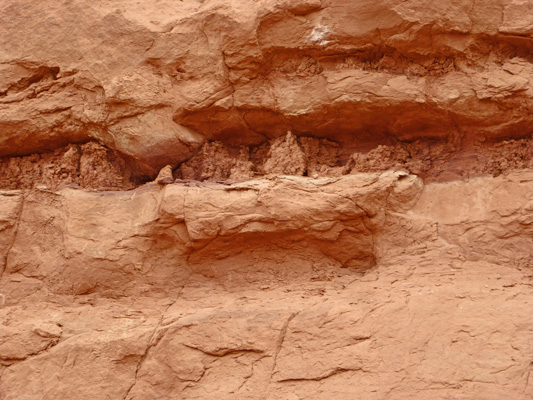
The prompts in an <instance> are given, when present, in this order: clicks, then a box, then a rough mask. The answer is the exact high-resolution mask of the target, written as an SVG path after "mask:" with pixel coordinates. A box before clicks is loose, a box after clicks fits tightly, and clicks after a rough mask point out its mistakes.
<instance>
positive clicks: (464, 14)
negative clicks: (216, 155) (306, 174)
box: [0, 0, 533, 177]
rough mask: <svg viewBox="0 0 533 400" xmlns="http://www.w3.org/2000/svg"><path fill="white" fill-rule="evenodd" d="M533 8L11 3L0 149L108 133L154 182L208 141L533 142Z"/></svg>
mask: <svg viewBox="0 0 533 400" xmlns="http://www.w3.org/2000/svg"><path fill="white" fill-rule="evenodd" d="M529 13H531V10H530V5H529V3H527V2H523V1H518V0H506V1H501V2H500V1H489V2H483V3H479V2H475V1H474V0H470V1H460V2H454V3H450V4H446V5H441V4H440V3H439V4H436V3H435V2H433V1H429V0H428V1H424V0H416V1H407V2H406V1H400V0H388V1H357V2H350V1H344V0H323V1H318V0H301V1H297V2H294V1H281V0H280V1H275V0H264V1H243V2H239V3H235V2H229V1H223V0H219V1H198V0H184V1H180V2H173V1H159V2H148V3H146V4H137V5H132V4H130V3H129V2H124V1H118V0H117V1H112V2H105V3H102V2H93V3H90V2H86V1H85V0H73V1H66V2H62V3H58V2H56V1H45V2H39V3H28V2H26V1H15V0H14V1H9V2H5V3H4V4H2V6H1V8H0V19H1V20H0V22H1V23H0V26H1V28H0V29H1V35H0V37H1V39H0V40H1V42H0V47H1V48H2V52H1V53H0V66H1V68H0V82H1V86H0V129H1V130H2V132H3V135H2V138H1V144H2V146H1V149H0V155H2V156H6V155H24V154H30V153H33V152H37V151H44V150H54V149H55V148H57V147H58V146H60V145H65V144H68V143H70V142H83V141H87V140H89V139H95V140H98V141H100V142H102V143H104V144H106V145H107V146H109V147H111V148H112V149H114V150H116V151H119V152H120V153H122V154H123V155H124V156H125V157H127V158H128V159H130V160H131V161H132V163H133V167H134V169H135V170H136V171H137V172H139V173H141V174H148V175H150V176H152V177H154V176H155V174H156V173H157V171H158V170H159V168H161V167H162V166H164V165H165V164H171V165H173V166H174V167H175V166H176V165H177V164H178V163H180V162H182V161H184V160H186V159H187V158H188V157H190V156H191V154H192V153H193V152H194V151H195V149H197V148H198V146H199V145H201V143H202V142H203V141H204V140H206V139H207V140H212V139H215V140H221V141H223V142H225V143H228V144H232V145H240V144H244V145H257V144H261V143H263V142H264V141H265V140H266V139H267V138H273V137H277V136H279V135H284V134H285V132H286V131H288V130H290V131H292V132H293V133H294V134H296V135H298V136H301V135H308V136H315V137H327V138H329V139H333V140H336V141H338V142H339V143H341V144H342V148H343V150H344V151H345V152H351V151H354V150H356V149H364V150H369V149H371V148H372V147H375V146H376V145H377V144H384V145H390V144H394V143H395V142H396V141H398V140H400V141H405V140H414V139H419V138H424V139H427V138H432V139H437V140H442V141H445V142H448V143H450V144H451V145H452V146H453V147H454V149H460V148H463V147H469V146H474V145H479V144H480V143H483V142H487V141H489V142H490V141H494V140H501V139H504V138H520V137H524V136H529V134H530V130H529V126H530V124H531V120H530V114H531V112H530V111H531V104H532V101H531V97H532V94H531V84H530V75H531V72H532V69H533V66H532V64H531V62H530V61H531V60H530V56H529V53H530V48H531V40H530V33H531V32H530V31H531V26H530V25H531V24H530V18H529ZM43 38H47V39H46V40H43ZM21 43H24V45H23V46H21V45H20V44H21Z"/></svg>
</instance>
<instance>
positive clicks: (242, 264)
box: [0, 170, 533, 400]
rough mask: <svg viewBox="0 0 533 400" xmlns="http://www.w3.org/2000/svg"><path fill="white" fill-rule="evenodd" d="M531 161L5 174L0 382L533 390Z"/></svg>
mask: <svg viewBox="0 0 533 400" xmlns="http://www.w3.org/2000/svg"><path fill="white" fill-rule="evenodd" d="M532 201H533V174H532V173H531V171H527V170H523V171H521V172H514V173H509V174H502V175H500V176H498V177H496V178H494V177H488V176H485V177H479V178H475V179H471V180H469V181H451V182H434V183H426V184H425V185H424V184H423V183H422V180H420V179H419V178H417V177H416V176H413V175H407V174H405V173H402V172H386V173H366V174H354V175H347V176H343V177H338V178H317V179H313V178H307V177H296V176H278V177H274V178H271V179H265V178H263V179H255V180H248V181H243V182H236V183H232V184H229V183H225V184H222V183H218V184H217V183H208V182H194V181H191V182H189V183H187V184H185V183H175V184H169V185H160V184H157V183H151V184H147V185H144V186H142V187H140V188H138V189H135V190H132V191H127V192H98V191H87V190H84V189H80V188H64V189H60V190H58V191H49V190H45V189H32V190H29V191H4V192H2V194H1V201H0V221H2V225H1V227H2V229H1V230H0V243H2V244H3V245H2V254H1V256H2V260H4V263H3V274H2V278H1V281H0V285H1V287H2V294H4V295H5V298H6V304H5V305H4V307H3V308H1V309H0V315H1V317H2V324H1V325H0V337H1V341H0V343H1V344H0V389H1V390H0V393H1V396H2V397H1V398H2V399H5V400H7V399H20V398H28V399H42V398H46V399H64V398H74V397H75V398H78V399H95V398H97V399H105V398H114V399H115V398H117V399H154V398H182V399H195V398H204V399H219V398H224V399H258V398H264V399H279V398H283V399H330V398H331V397H332V396H334V397H335V398H339V399H410V398H421V399H426V398H427V399H446V398H487V399H491V398H494V399H497V398H502V397H509V396H511V397H512V398H516V399H524V400H525V399H528V398H530V397H531V396H533V382H532V381H531V378H530V371H531V357H530V355H531V352H532V351H533V349H532V348H531V346H532V343H533V337H531V332H533V319H532V317H531V312H530V303H531V301H532V299H533V284H532V280H531V279H532V274H531V268H532V267H533V265H532V264H531V259H532V254H531V249H532V248H533V247H532V246H533V241H532V238H533V231H532V229H531V226H532V224H531V217H532V215H533V214H532V213H533V207H532V205H531V203H532Z"/></svg>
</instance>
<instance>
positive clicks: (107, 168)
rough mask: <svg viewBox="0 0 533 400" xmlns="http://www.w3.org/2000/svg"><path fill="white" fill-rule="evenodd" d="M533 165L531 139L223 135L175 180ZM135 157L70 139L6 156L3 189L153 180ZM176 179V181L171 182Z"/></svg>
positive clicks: (430, 175) (426, 173)
mask: <svg viewBox="0 0 533 400" xmlns="http://www.w3.org/2000/svg"><path fill="white" fill-rule="evenodd" d="M532 166H533V141H532V139H531V138H524V139H516V140H515V139H510V140H505V141H497V142H494V141H492V142H486V143H482V144H477V145H475V146H474V145H469V146H458V145H457V144H453V143H450V142H447V141H439V140H417V141H414V142H396V143H395V144H392V145H387V144H380V145H378V146H377V147H374V148H373V149H371V150H370V151H364V152H363V151H357V152H354V153H351V154H347V153H346V149H343V148H342V146H341V145H340V144H339V143H337V142H334V141H331V140H328V139H320V138H314V137H306V136H303V137H297V136H296V135H294V134H292V133H291V132H287V134H286V135H284V136H280V137H278V138H276V139H272V140H270V141H267V142H265V143H263V144H262V145H259V146H232V145H229V144H227V143H223V142H219V141H209V142H206V143H205V144H204V145H202V146H201V147H200V148H199V149H198V150H197V151H196V152H195V154H194V155H193V156H192V157H191V158H189V159H188V160H186V161H184V162H182V163H180V164H178V165H177V166H175V168H173V172H172V173H173V177H171V178H170V180H172V179H177V180H182V181H235V180H243V179H252V178H256V177H262V176H267V177H272V176H276V175H294V176H309V177H326V176H332V177H335V176H341V175H346V174H352V173H358V172H379V171H386V170H402V171H405V172H408V173H410V174H414V175H418V176H420V177H421V178H423V179H424V180H426V181H445V180H452V179H462V178H467V177H470V176H477V175H492V176H498V175H500V174H502V173H504V172H506V171H511V170H519V169H524V168H531V167H532ZM135 171H136V168H135V165H133V164H132V161H131V160H128V159H127V158H125V157H123V156H122V155H121V154H120V153H118V152H116V151H114V150H112V149H109V148H107V147H105V146H103V145H100V144H98V143H96V142H88V143H84V144H70V145H68V146H66V147H63V148H59V149H57V150H56V151H54V152H50V153H42V154H32V155H28V156H21V157H4V158H2V159H0V175H1V176H2V180H1V181H0V188H1V189H26V188H32V187H37V186H41V187H46V188H49V189H55V188H58V187H59V186H61V185H75V186H80V187H84V188H88V189H100V190H129V189H132V188H134V187H137V186H139V185H141V184H144V183H146V182H149V181H150V180H151V179H150V178H148V177H146V176H144V175H139V174H137V173H136V172H135ZM166 183H170V182H166Z"/></svg>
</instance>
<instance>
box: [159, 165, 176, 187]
mask: <svg viewBox="0 0 533 400" xmlns="http://www.w3.org/2000/svg"><path fill="white" fill-rule="evenodd" d="M155 181H156V182H157V183H159V184H160V185H169V184H171V183H173V182H174V176H173V175H172V167H171V166H170V165H165V166H164V167H163V168H161V170H160V171H159V174H157V178H155Z"/></svg>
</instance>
